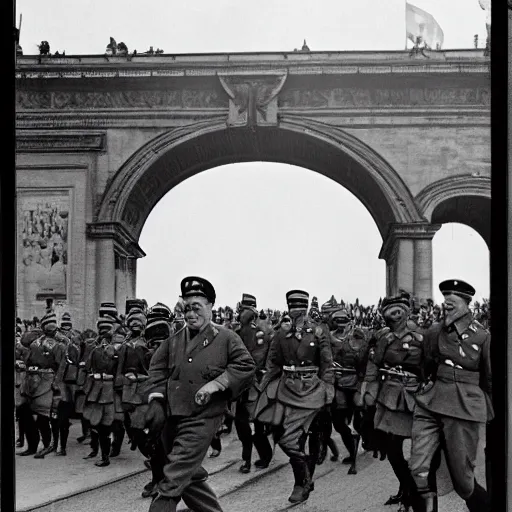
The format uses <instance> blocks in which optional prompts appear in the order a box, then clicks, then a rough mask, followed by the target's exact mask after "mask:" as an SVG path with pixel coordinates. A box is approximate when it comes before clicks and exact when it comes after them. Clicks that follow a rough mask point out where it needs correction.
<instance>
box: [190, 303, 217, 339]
mask: <svg viewBox="0 0 512 512" xmlns="http://www.w3.org/2000/svg"><path fill="white" fill-rule="evenodd" d="M212 307H213V304H211V303H210V302H208V300H207V299H206V298H205V297H187V298H186V299H185V321H186V322H187V325H188V326H189V327H190V329H193V330H195V331H200V330H202V329H203V328H204V327H206V325H208V324H209V323H210V322H211V319H212Z"/></svg>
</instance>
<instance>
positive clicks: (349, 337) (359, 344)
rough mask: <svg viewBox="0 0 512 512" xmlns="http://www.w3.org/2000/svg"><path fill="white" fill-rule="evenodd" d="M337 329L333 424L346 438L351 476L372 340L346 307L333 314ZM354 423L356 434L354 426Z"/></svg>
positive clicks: (333, 335) (334, 335)
mask: <svg viewBox="0 0 512 512" xmlns="http://www.w3.org/2000/svg"><path fill="white" fill-rule="evenodd" d="M331 320H332V323H333V324H334V325H336V329H335V330H334V331H332V332H331V347H332V357H333V362H334V375H335V381H334V382H335V384H334V386H335V388H336V392H335V395H334V400H333V403H332V408H331V415H332V423H333V426H334V429H335V430H336V432H338V433H339V434H340V436H341V439H342V440H343V443H344V445H345V447H346V448H347V451H348V453H349V456H348V457H346V458H345V459H343V461H342V462H343V464H350V468H349V470H348V474H349V475H355V474H356V473H357V469H356V459H357V449H358V446H359V440H360V437H361V421H362V414H361V406H362V403H360V401H359V400H358V395H360V390H361V385H362V381H363V378H364V375H365V369H366V363H367V361H368V343H367V341H366V339H365V333H364V332H363V330H362V329H361V328H359V327H356V326H355V325H353V324H352V323H351V322H350V317H349V315H348V311H347V310H346V309H341V310H339V311H336V312H335V313H333V314H332V317H331ZM351 422H353V425H354V430H355V432H356V433H355V434H353V433H352V431H351V429H350V426H349V425H350V423H351Z"/></svg>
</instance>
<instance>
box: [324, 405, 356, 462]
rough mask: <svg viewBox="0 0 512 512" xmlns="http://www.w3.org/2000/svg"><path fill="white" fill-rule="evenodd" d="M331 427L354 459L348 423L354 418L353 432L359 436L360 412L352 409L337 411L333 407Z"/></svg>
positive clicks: (354, 452)
mask: <svg viewBox="0 0 512 512" xmlns="http://www.w3.org/2000/svg"><path fill="white" fill-rule="evenodd" d="M331 416H332V426H333V427H334V430H336V432H338V434H339V435H340V436H341V440H342V441H343V444H344V445H345V447H346V449H347V451H348V453H349V456H350V457H354V455H355V454H356V445H355V441H354V436H353V435H352V430H350V427H349V423H350V421H351V420H352V416H353V417H354V422H353V425H354V430H355V431H356V432H357V433H359V434H360V432H361V412H360V411H358V410H354V409H352V408H350V409H349V408H347V409H337V408H335V407H333V408H332V410H331Z"/></svg>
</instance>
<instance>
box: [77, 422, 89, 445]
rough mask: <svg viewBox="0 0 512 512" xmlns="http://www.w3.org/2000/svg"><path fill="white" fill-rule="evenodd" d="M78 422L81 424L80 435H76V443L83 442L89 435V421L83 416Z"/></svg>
mask: <svg viewBox="0 0 512 512" xmlns="http://www.w3.org/2000/svg"><path fill="white" fill-rule="evenodd" d="M80 423H81V424H82V435H81V436H79V437H77V438H76V440H77V442H78V443H83V442H84V441H85V440H86V439H87V438H88V437H90V436H91V432H90V429H89V422H88V421H87V420H86V419H85V418H84V417H82V418H80Z"/></svg>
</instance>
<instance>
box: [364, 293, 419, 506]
mask: <svg viewBox="0 0 512 512" xmlns="http://www.w3.org/2000/svg"><path fill="white" fill-rule="evenodd" d="M381 311H382V316H383V317H384V321H385V323H386V327H385V328H383V329H381V330H380V331H378V332H377V333H376V334H375V338H376V342H375V348H374V350H373V352H371V353H370V355H369V361H368V364H367V367H366V375H365V378H364V382H363V385H362V389H361V396H362V400H363V401H364V402H366V404H367V405H372V404H373V402H374V400H375V401H376V411H375V417H374V426H375V429H376V430H377V431H378V432H379V433H380V432H382V435H381V436H380V440H382V441H383V440H384V439H385V443H386V452H387V456H388V460H389V462H390V464H391V467H392V469H393V472H394V473H395V475H396V477H397V479H398V481H399V484H400V488H399V492H398V494H396V495H394V496H391V497H390V498H389V500H388V502H387V503H388V504H396V503H400V504H401V508H405V510H407V509H408V507H411V506H413V504H414V501H415V499H416V497H417V496H416V486H415V483H414V480H413V478H412V475H411V472H410V471H409V467H408V465H407V461H406V460H405V457H404V454H403V442H404V440H405V439H408V438H410V437H411V431H412V421H413V410H414V397H413V395H414V393H415V392H416V391H417V390H418V389H419V387H420V384H421V382H422V378H423V373H422V363H423V358H424V347H423V335H422V334H420V333H419V332H417V331H415V330H412V329H411V325H410V324H409V323H408V318H409V314H410V298H409V295H405V294H401V295H397V296H392V297H386V298H385V299H384V300H383V301H382V304H381ZM384 436H385V437H384Z"/></svg>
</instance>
